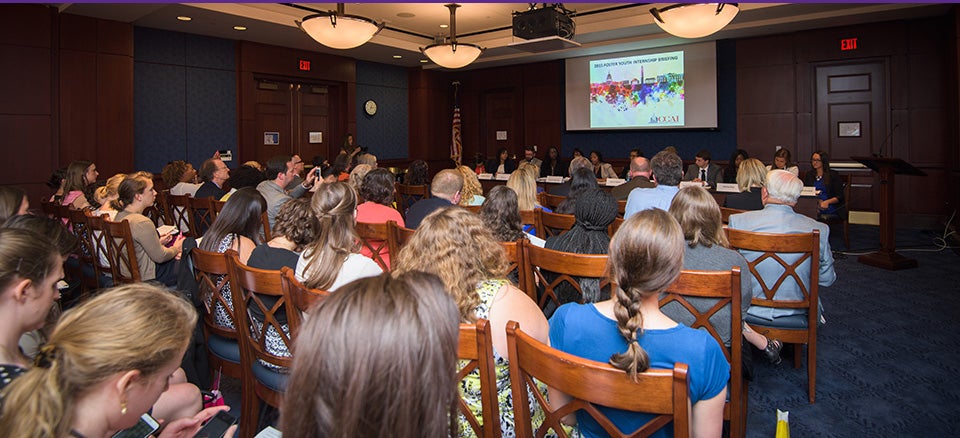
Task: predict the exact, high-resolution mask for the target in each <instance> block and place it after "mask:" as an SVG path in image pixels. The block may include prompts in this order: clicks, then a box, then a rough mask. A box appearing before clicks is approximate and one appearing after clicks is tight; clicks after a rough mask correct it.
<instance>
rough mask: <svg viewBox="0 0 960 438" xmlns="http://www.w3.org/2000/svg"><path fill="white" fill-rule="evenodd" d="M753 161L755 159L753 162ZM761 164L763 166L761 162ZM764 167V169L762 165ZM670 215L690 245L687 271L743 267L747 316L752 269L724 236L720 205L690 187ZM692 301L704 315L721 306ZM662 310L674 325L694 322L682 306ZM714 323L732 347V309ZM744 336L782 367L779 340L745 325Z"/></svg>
mask: <svg viewBox="0 0 960 438" xmlns="http://www.w3.org/2000/svg"><path fill="white" fill-rule="evenodd" d="M751 160H753V159H752V158H751ZM754 161H756V160H754ZM744 163H746V162H744ZM757 163H760V162H759V161H757ZM760 166H761V167H760V168H761V169H762V168H763V167H762V165H760ZM744 167H745V166H744V165H741V166H740V168H741V169H743V168H744ZM739 175H740V176H741V177H742V176H743V173H742V172H741V173H740V174H739ZM758 192H759V190H758ZM670 214H671V215H673V217H674V218H675V219H676V220H677V222H679V223H680V228H682V229H683V238H684V240H686V242H687V245H686V247H685V248H684V253H683V268H684V269H691V270H700V271H728V270H730V268H732V267H734V266H739V267H740V272H742V275H741V276H740V294H741V296H742V299H741V301H740V304H741V309H740V311H741V314H742V315H746V314H747V309H749V308H750V300H751V299H752V298H753V281H754V280H753V276H752V275H750V272H749V271H750V269H749V267H748V266H747V261H746V260H745V259H744V258H743V256H742V255H740V253H738V252H737V251H735V250H732V249H730V242H729V241H727V236H726V234H725V233H724V232H723V223H722V222H721V220H720V207H718V206H717V201H716V200H714V199H713V196H712V195H711V194H710V193H709V192H707V191H706V190H705V189H703V188H701V187H686V188H683V189H680V192H678V193H677V196H675V197H674V198H673V203H671V204H670ZM688 301H689V302H690V303H691V304H692V305H693V306H694V307H696V308H697V310H699V311H701V312H704V311H707V310H708V309H710V307H711V306H713V305H714V304H716V302H717V300H715V299H710V298H688ZM662 310H663V313H664V314H665V315H667V316H668V317H670V319H673V320H674V321H677V322H680V323H683V324H687V325H690V324H692V323H693V321H694V318H693V315H692V314H690V312H688V311H687V310H686V309H684V308H683V306H681V305H680V304H679V303H676V302H673V303H669V304H667V305H666V306H664V307H663V309H662ZM710 319H711V321H710V322H711V324H713V326H714V327H716V328H717V332H718V334H719V335H720V338H722V340H723V343H724V345H727V346H729V345H730V337H731V336H734V335H735V333H730V308H729V306H727V307H726V308H725V309H721V310H720V311H718V312H717V313H715V314H714V315H713V316H712V317H711V318H710ZM743 336H744V337H745V338H746V339H747V342H750V343H751V344H753V346H754V347H757V349H758V350H760V351H762V352H763V354H764V356H765V357H766V359H767V360H768V361H770V362H771V363H774V364H778V363H780V349H781V348H782V347H783V344H782V343H781V342H780V341H778V340H776V339H769V340H768V339H767V338H766V337H765V336H763V335H761V334H759V333H757V332H755V331H753V329H752V328H750V326H749V325H747V324H744V325H743Z"/></svg>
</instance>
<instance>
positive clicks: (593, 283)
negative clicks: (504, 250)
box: [544, 188, 617, 313]
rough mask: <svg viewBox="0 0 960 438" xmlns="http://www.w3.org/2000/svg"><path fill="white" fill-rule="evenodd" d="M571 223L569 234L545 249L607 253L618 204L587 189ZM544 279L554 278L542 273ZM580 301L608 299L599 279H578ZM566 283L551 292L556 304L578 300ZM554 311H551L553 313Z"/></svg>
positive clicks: (552, 240) (598, 191)
mask: <svg viewBox="0 0 960 438" xmlns="http://www.w3.org/2000/svg"><path fill="white" fill-rule="evenodd" d="M571 193H572V191H571ZM574 217H575V218H576V222H574V224H573V227H571V228H570V231H567V232H566V233H563V234H561V235H559V236H554V237H550V238H548V239H547V244H546V245H545V246H544V247H545V248H547V249H552V250H555V251H563V252H572V253H577V254H606V253H607V251H608V249H609V248H610V236H609V235H608V234H607V227H609V226H610V224H611V223H612V222H613V220H614V219H616V218H617V202H616V201H615V200H614V199H613V195H611V194H609V193H607V192H605V191H603V190H601V189H599V188H594V189H592V190H591V189H588V190H585V191H583V192H581V193H580V194H579V196H577V204H576V209H575V210H574ZM544 276H545V277H546V278H547V279H548V280H550V281H553V279H554V277H556V275H554V274H549V273H544ZM578 282H579V283H580V288H581V291H582V293H583V301H584V302H586V303H594V302H597V301H603V300H606V299H609V298H610V290H609V288H607V290H601V288H600V279H598V278H579V279H578ZM572 289H573V288H572V287H571V286H569V285H567V284H560V285H558V286H557V289H556V290H555V291H554V292H555V293H556V294H557V298H558V299H559V300H560V302H559V304H565V303H569V302H575V301H579V300H580V299H581V296H580V293H578V292H577V291H576V290H572ZM552 310H553V309H550V311H551V313H552Z"/></svg>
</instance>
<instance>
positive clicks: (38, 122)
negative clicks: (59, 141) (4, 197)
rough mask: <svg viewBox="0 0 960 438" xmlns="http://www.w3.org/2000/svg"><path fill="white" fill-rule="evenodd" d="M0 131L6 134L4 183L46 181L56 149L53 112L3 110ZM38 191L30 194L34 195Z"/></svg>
mask: <svg viewBox="0 0 960 438" xmlns="http://www.w3.org/2000/svg"><path fill="white" fill-rule="evenodd" d="M0 132H3V135H4V139H3V145H4V147H0V162H3V163H7V164H8V165H7V166H6V170H5V171H4V172H3V177H2V178H0V185H3V184H16V185H19V186H25V185H27V184H30V183H41V182H43V181H46V180H47V178H48V177H49V176H50V172H51V169H50V163H51V162H52V157H51V154H52V153H53V147H52V145H51V142H52V140H51V138H50V115H28V114H2V115H0ZM36 195H37V194H36V193H31V194H29V196H31V197H33V196H36ZM33 199H36V198H33Z"/></svg>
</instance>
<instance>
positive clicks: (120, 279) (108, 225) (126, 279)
mask: <svg viewBox="0 0 960 438" xmlns="http://www.w3.org/2000/svg"><path fill="white" fill-rule="evenodd" d="M103 230H104V231H105V232H106V234H107V239H106V241H107V247H108V248H109V251H108V254H109V255H110V265H111V266H112V269H111V271H112V272H113V285H114V286H120V285H122V284H131V283H139V282H140V281H141V280H142V279H141V277H140V264H139V263H138V262H137V252H136V248H135V247H134V243H133V232H131V231H130V222H129V221H127V220H126V219H124V220H122V221H120V222H114V221H111V220H107V219H104V221H103Z"/></svg>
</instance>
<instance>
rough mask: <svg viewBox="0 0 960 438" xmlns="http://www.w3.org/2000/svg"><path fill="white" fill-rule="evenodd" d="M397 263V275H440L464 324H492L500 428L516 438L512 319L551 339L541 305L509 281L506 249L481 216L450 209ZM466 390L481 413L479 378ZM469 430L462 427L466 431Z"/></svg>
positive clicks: (427, 222) (422, 230)
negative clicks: (510, 341) (485, 321)
mask: <svg viewBox="0 0 960 438" xmlns="http://www.w3.org/2000/svg"><path fill="white" fill-rule="evenodd" d="M394 263H395V264H394V267H393V273H394V275H400V274H404V273H408V272H412V271H422V272H427V273H430V274H434V275H436V276H438V277H440V280H442V281H443V284H444V286H445V287H446V290H447V291H448V292H449V293H450V295H451V296H453V298H454V300H455V301H456V302H457V307H458V309H459V312H460V322H461V323H473V322H476V321H477V320H478V319H481V318H483V319H488V320H490V324H491V327H490V328H491V332H492V333H493V354H494V359H495V360H496V374H497V388H499V395H498V398H499V400H500V424H501V428H502V430H503V432H504V436H512V435H513V431H514V422H513V407H512V406H513V402H512V399H513V398H512V395H511V394H510V385H509V381H510V379H509V366H508V359H509V358H508V357H507V355H506V354H507V337H506V325H507V321H511V320H512V321H517V322H519V323H520V326H521V327H523V328H524V331H525V332H527V333H529V334H530V335H531V336H533V337H535V338H536V339H539V340H541V341H542V342H546V340H547V330H548V327H547V320H546V318H544V316H543V312H541V311H540V308H539V307H537V304H536V303H534V302H533V300H531V299H530V297H528V296H527V295H526V294H525V293H523V291H521V290H520V289H517V288H516V287H515V286H514V285H512V284H510V282H509V281H508V280H507V260H506V255H505V254H504V251H503V247H501V246H500V244H499V242H497V240H496V239H495V238H494V237H493V235H492V234H491V233H490V231H489V230H488V229H487V228H486V227H485V226H484V225H483V222H482V221H481V219H480V217H479V216H478V215H476V214H474V213H471V212H469V211H467V210H464V209H463V208H460V207H446V208H441V209H439V210H437V211H435V212H433V213H431V214H430V215H428V216H427V217H426V218H424V220H423V222H421V223H420V227H419V228H417V232H416V233H414V235H413V237H412V238H411V239H410V241H409V242H407V244H406V245H405V246H404V247H403V249H401V250H400V254H399V255H398V256H397V258H396V260H394ZM462 387H463V388H464V398H465V399H466V400H467V404H468V405H469V406H470V407H471V409H472V410H473V411H474V412H475V413H479V412H480V391H479V384H478V382H477V381H476V378H475V377H474V378H473V381H472V382H471V380H469V378H468V380H467V381H466V383H465V384H464V385H462ZM539 414H542V412H540V413H539ZM463 425H464V424H462V426H463ZM468 428H469V426H467V427H466V428H465V427H461V430H466V429H468Z"/></svg>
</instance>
